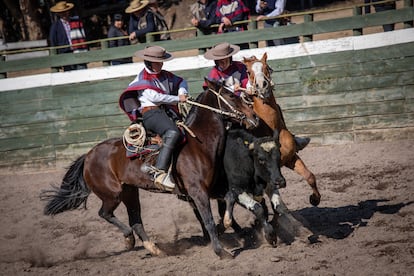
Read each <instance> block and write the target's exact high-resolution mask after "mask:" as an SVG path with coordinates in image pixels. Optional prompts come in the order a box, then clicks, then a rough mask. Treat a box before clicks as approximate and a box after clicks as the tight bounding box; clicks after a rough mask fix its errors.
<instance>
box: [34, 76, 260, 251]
mask: <svg viewBox="0 0 414 276" xmlns="http://www.w3.org/2000/svg"><path fill="white" fill-rule="evenodd" d="M208 84H209V88H208V89H207V90H206V91H204V92H203V93H201V94H200V95H199V96H198V98H197V101H196V102H195V103H194V104H197V105H198V106H193V107H192V109H191V110H190V112H189V114H188V116H187V119H186V125H187V126H188V127H189V128H190V129H191V130H192V132H193V133H194V134H195V135H196V137H192V136H190V135H188V139H187V142H186V143H185V144H184V145H183V146H182V147H181V148H179V149H178V150H177V152H176V154H175V156H174V162H173V164H174V165H173V170H172V171H173V178H174V180H175V182H176V183H177V185H176V188H175V190H174V191H173V193H176V194H179V195H182V196H186V197H189V198H190V199H189V200H190V203H191V204H192V206H193V209H194V212H195V214H196V216H197V219H198V220H199V221H200V223H201V225H202V228H203V233H204V236H205V237H206V238H209V239H210V241H211V243H212V246H213V249H214V252H215V253H216V254H217V255H218V256H219V257H220V258H223V257H232V254H231V253H229V252H227V251H226V250H225V249H223V247H222V245H221V243H220V242H219V240H218V235H217V230H216V227H215V223H214V220H213V216H212V213H211V207H210V198H216V197H223V196H224V193H225V192H226V191H225V189H226V187H220V185H215V184H216V181H215V180H216V178H217V175H218V173H219V168H220V167H221V165H222V155H223V150H224V146H225V137H226V129H225V121H224V118H226V120H228V119H229V120H231V121H233V122H238V123H243V124H244V125H245V126H246V127H248V128H250V127H255V126H257V117H256V116H255V114H254V112H253V111H252V109H251V108H250V107H249V106H248V105H247V104H245V103H244V102H243V101H242V100H241V99H240V98H239V97H235V96H234V95H233V94H232V93H229V92H227V91H226V90H225V89H222V87H221V86H219V85H218V84H215V83H211V82H208ZM218 90H220V91H223V92H221V93H219V94H216V93H214V92H215V91H218ZM200 104H201V105H203V106H199V105H200ZM203 107H204V108H203ZM206 107H207V108H206ZM142 164H143V161H142V160H140V159H135V160H131V159H128V158H126V157H125V147H124V145H123V142H122V139H120V138H114V139H109V140H106V141H103V142H101V143H100V144H98V145H96V146H95V147H94V148H92V149H91V150H90V151H89V152H88V153H87V154H85V155H82V156H81V157H79V158H78V159H77V160H76V161H75V162H74V163H73V164H72V166H71V167H70V168H69V170H68V171H67V173H66V175H65V176H64V178H63V181H62V184H61V187H60V188H55V189H54V190H48V191H43V192H42V194H41V198H42V199H43V200H48V203H47V205H46V207H45V210H44V212H45V214H48V215H54V214H57V213H60V212H63V211H66V210H72V209H76V208H78V207H79V206H81V204H82V203H84V204H86V200H87V197H88V195H89V194H90V192H91V191H92V192H94V193H95V194H96V195H97V196H98V197H99V198H100V199H101V201H102V207H101V208H100V210H99V216H101V217H102V218H104V219H105V220H107V221H108V222H110V223H112V224H114V225H115V226H117V227H118V228H119V229H120V230H121V231H122V233H123V234H124V237H125V240H126V243H127V247H128V249H132V248H133V247H134V246H135V238H134V233H133V232H134V231H135V233H136V234H137V235H138V237H139V238H140V239H141V240H142V241H143V245H144V247H145V248H146V249H147V250H149V251H150V252H151V254H153V255H160V254H162V253H163V252H162V251H161V250H160V249H159V248H158V247H157V246H156V245H155V244H154V243H153V242H152V241H150V239H149V237H148V236H147V234H146V232H145V230H144V226H143V223H142V219H141V207H140V202H139V188H141V189H145V190H149V191H152V192H162V191H160V190H158V188H157V187H156V186H154V184H153V181H152V180H151V178H150V177H149V175H148V174H146V173H144V172H142V171H141V169H140V168H141V165H142ZM121 202H123V203H124V205H125V206H126V208H127V211H128V216H129V225H130V226H127V225H125V224H123V223H122V222H121V221H120V220H119V219H118V218H117V217H116V216H115V215H114V210H115V209H116V208H117V207H118V206H119V204H120V203H121Z"/></svg>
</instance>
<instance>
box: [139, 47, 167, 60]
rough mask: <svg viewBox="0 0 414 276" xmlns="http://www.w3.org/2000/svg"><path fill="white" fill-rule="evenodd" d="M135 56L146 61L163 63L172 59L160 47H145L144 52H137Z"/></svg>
mask: <svg viewBox="0 0 414 276" xmlns="http://www.w3.org/2000/svg"><path fill="white" fill-rule="evenodd" d="M135 56H137V57H140V58H142V59H144V60H147V61H153V62H164V61H167V60H171V59H173V58H174V57H173V56H172V55H171V54H170V53H169V52H167V51H166V50H165V49H164V48H162V47H160V46H147V47H145V49H144V50H140V51H137V52H136V53H135Z"/></svg>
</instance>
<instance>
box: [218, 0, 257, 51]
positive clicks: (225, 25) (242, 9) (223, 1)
mask: <svg viewBox="0 0 414 276" xmlns="http://www.w3.org/2000/svg"><path fill="white" fill-rule="evenodd" d="M249 15H250V10H249V9H248V8H247V7H246V6H245V5H244V3H243V1H242V0H218V2H217V9H216V16H217V17H218V19H219V22H220V25H219V28H218V33H226V32H239V31H244V30H247V23H243V24H238V25H234V23H235V22H237V21H243V20H248V19H249ZM238 45H239V46H240V48H241V49H248V48H249V44H248V43H243V44H238Z"/></svg>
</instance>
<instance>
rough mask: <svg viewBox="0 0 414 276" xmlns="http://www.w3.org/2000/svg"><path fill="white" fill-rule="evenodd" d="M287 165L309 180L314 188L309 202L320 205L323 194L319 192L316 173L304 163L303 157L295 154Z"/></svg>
mask: <svg viewBox="0 0 414 276" xmlns="http://www.w3.org/2000/svg"><path fill="white" fill-rule="evenodd" d="M287 167H289V168H290V169H293V170H294V171H295V172H297V173H298V174H299V175H301V176H302V177H303V178H304V179H305V180H306V182H308V184H309V186H311V188H312V194H311V195H310V196H309V202H310V203H311V204H312V205H313V206H318V205H319V203H320V202H321V194H320V193H319V190H318V187H317V185H316V178H315V175H314V174H313V173H312V172H311V171H310V170H309V169H308V168H307V167H306V165H305V163H303V161H302V159H300V157H299V156H298V155H297V154H295V156H294V158H293V159H292V161H291V162H290V163H289V164H287Z"/></svg>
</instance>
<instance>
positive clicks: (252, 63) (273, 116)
mask: <svg viewBox="0 0 414 276" xmlns="http://www.w3.org/2000/svg"><path fill="white" fill-rule="evenodd" d="M243 62H244V64H245V65H246V67H247V70H248V74H249V80H250V83H251V84H252V86H253V88H254V96H253V110H254V111H255V113H256V114H257V115H258V116H259V117H260V118H261V119H262V120H263V122H264V123H265V126H262V127H259V128H257V131H256V130H255V134H256V135H257V136H265V135H271V133H272V132H271V131H273V130H278V131H279V142H280V146H281V147H280V153H281V164H282V166H286V167H288V168H289V169H292V170H294V171H295V172H297V173H298V174H299V175H301V176H302V177H303V178H304V179H305V180H306V181H307V182H308V184H309V185H310V186H311V188H312V194H311V195H310V197H309V200H310V203H311V204H312V205H314V206H317V205H318V204H319V203H320V199H321V195H320V193H319V191H318V188H317V186H316V178H315V176H314V174H313V173H312V172H311V171H310V170H309V169H308V168H307V167H306V165H305V163H304V162H303V161H302V159H300V157H299V156H298V154H297V149H296V143H295V140H294V137H293V135H292V134H291V133H290V131H289V130H288V129H287V127H286V124H285V122H284V119H283V114H282V111H281V109H280V107H279V105H278V104H277V102H276V98H275V97H274V94H273V81H272V76H271V73H272V69H271V68H270V67H269V66H268V64H267V54H266V53H265V54H264V55H263V56H262V58H261V59H260V60H259V59H257V58H256V57H255V56H253V57H250V58H244V61H243ZM269 129H271V131H270V132H269ZM274 192H276V194H273V195H269V197H271V200H272V206H273V207H274V208H275V209H277V206H280V208H285V207H283V202H282V201H281V199H280V197H279V195H278V192H277V189H276V190H275V191H274ZM280 203H282V205H279V204H280Z"/></svg>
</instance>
